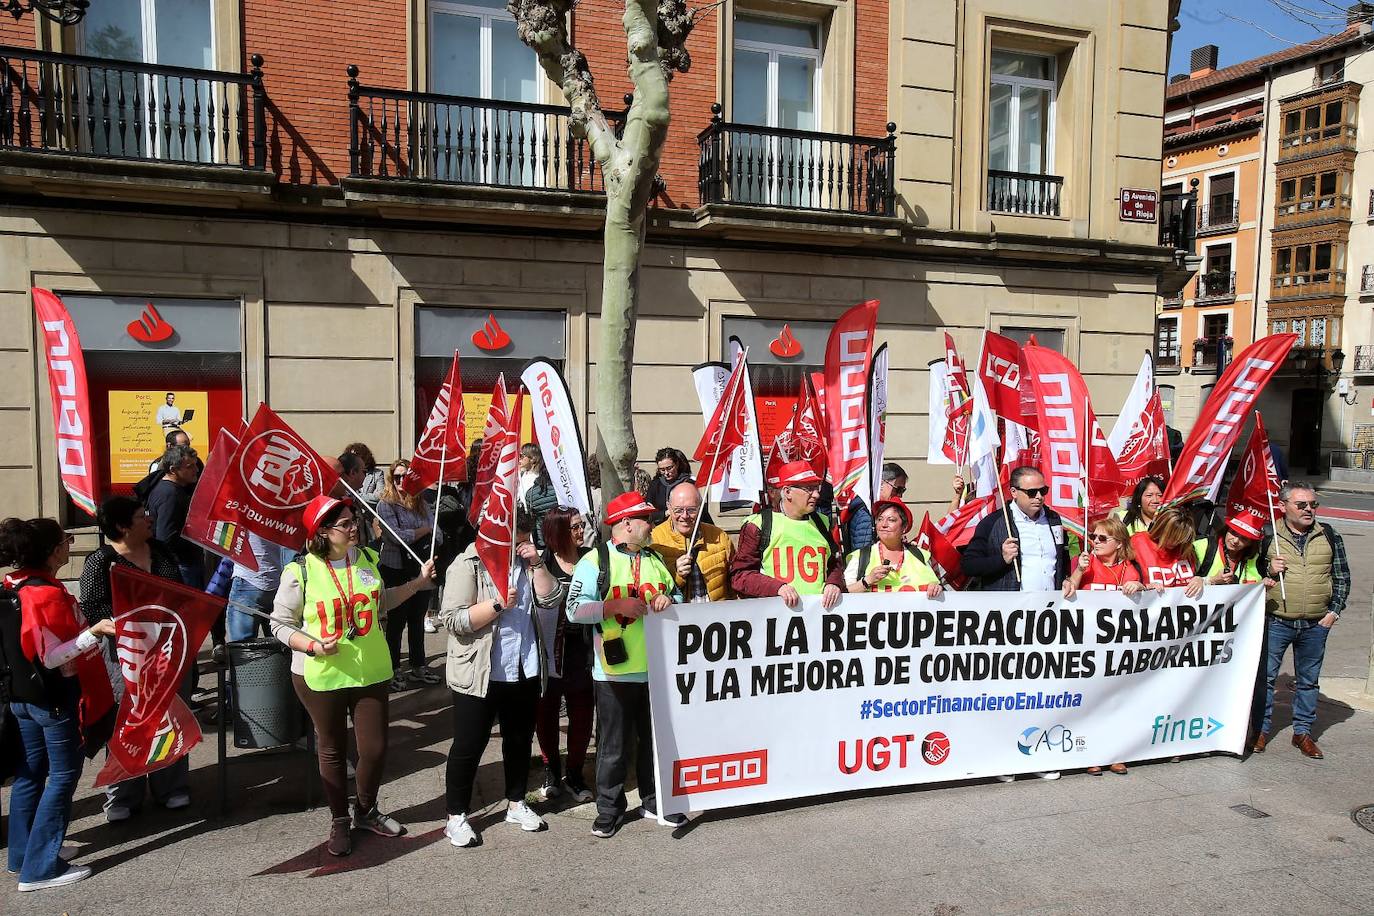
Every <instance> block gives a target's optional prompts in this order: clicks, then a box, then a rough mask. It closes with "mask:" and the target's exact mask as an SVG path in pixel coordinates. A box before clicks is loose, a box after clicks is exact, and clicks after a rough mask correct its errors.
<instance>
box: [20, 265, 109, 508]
mask: <svg viewBox="0 0 1374 916" xmlns="http://www.w3.org/2000/svg"><path fill="white" fill-rule="evenodd" d="M33 308H34V314H35V317H36V319H37V321H38V329H39V331H40V333H41V335H42V338H43V355H44V358H45V360H46V363H47V368H48V388H49V390H50V391H51V394H52V426H53V432H54V433H55V434H56V436H57V440H56V441H57V450H56V454H57V470H58V472H59V473H61V475H62V486H63V487H65V488H66V490H67V495H68V496H70V497H71V498H72V502H73V503H75V504H76V505H77V506H79V507H80V508H81V510H82V511H83V512H85V513H86V514H87V515H90V516H94V515H95V504H96V494H97V493H99V492H100V484H99V480H98V478H97V476H96V465H95V446H94V445H93V441H94V438H93V437H94V427H93V426H92V424H91V401H90V390H89V389H88V387H87V385H86V359H85V356H84V355H83V354H82V352H81V338H80V337H78V336H77V333H76V324H75V323H74V322H73V321H72V316H71V315H69V314H68V313H67V307H66V306H65V305H63V304H62V300H61V299H59V298H57V296H56V295H54V294H53V293H51V292H49V291H48V290H46V289H40V288H39V287H37V286H35V287H34V288H33Z"/></svg>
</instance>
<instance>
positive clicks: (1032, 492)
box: [1012, 487, 1050, 499]
mask: <svg viewBox="0 0 1374 916" xmlns="http://www.w3.org/2000/svg"><path fill="white" fill-rule="evenodd" d="M1012 489H1013V490H1020V491H1021V492H1022V493H1025V494H1026V495H1027V496H1029V497H1030V498H1031V499H1035V497H1037V496H1048V495H1049V493H1050V488H1049V487H1031V488H1030V489H1029V490H1028V489H1026V488H1025V487H1012Z"/></svg>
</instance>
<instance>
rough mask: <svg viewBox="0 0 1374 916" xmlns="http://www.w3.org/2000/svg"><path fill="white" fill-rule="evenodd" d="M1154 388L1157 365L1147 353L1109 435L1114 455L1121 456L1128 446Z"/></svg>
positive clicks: (1108, 439)
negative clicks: (1155, 365) (1128, 441)
mask: <svg viewBox="0 0 1374 916" xmlns="http://www.w3.org/2000/svg"><path fill="white" fill-rule="evenodd" d="M1154 390H1155V367H1154V363H1153V362H1152V361H1151V359H1150V354H1149V353H1146V354H1145V359H1144V360H1142V361H1141V363H1140V371H1139V372H1137V373H1136V375H1135V384H1133V385H1132V386H1131V392H1130V394H1128V395H1126V403H1125V404H1122V405H1121V413H1119V414H1117V417H1116V423H1115V424H1114V425H1113V426H1112V434H1111V435H1110V436H1108V437H1107V447H1108V448H1110V449H1111V450H1112V456H1113V457H1116V458H1120V457H1121V452H1122V450H1124V449H1125V448H1126V441H1127V440H1128V439H1130V438H1131V431H1132V430H1134V429H1135V427H1136V425H1137V424H1138V423H1139V422H1140V418H1141V415H1142V414H1144V413H1145V408H1146V406H1147V405H1148V404H1149V402H1150V395H1152V394H1154Z"/></svg>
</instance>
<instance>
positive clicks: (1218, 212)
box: [1197, 200, 1240, 232]
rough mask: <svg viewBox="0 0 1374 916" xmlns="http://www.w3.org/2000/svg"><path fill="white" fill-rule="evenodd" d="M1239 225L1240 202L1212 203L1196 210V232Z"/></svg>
mask: <svg viewBox="0 0 1374 916" xmlns="http://www.w3.org/2000/svg"><path fill="white" fill-rule="evenodd" d="M1239 225H1240V202H1239V201H1234V200H1233V201H1231V202H1230V203H1225V202H1224V201H1223V202H1220V203H1213V204H1211V205H1209V206H1206V207H1202V208H1201V209H1200V210H1199V211H1198V221H1197V229H1198V232H1221V231H1223V230H1226V229H1234V228H1236V227H1237V226H1239Z"/></svg>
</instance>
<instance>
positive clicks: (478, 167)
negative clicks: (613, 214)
mask: <svg viewBox="0 0 1374 916" xmlns="http://www.w3.org/2000/svg"><path fill="white" fill-rule="evenodd" d="M357 74H358V70H357V68H356V67H350V68H349V76H350V81H349V93H348V108H349V176H350V177H351V178H358V179H375V180H380V181H388V182H409V183H417V184H439V185H466V186H469V187H485V188H504V189H517V190H526V191H548V192H564V193H573V194H592V193H599V192H602V191H604V190H605V185H604V182H603V177H602V174H601V167H600V166H599V165H598V164H597V161H596V157H595V156H593V155H592V152H591V147H590V145H589V144H588V143H587V141H585V140H581V139H578V138H576V137H574V136H573V135H572V131H571V129H570V125H571V111H570V110H569V109H567V108H563V107H561V106H558V105H538V104H533V103H528V102H502V101H495V100H492V99H480V98H472V97H468V96H455V95H441V94H438V93H432V92H410V91H406V90H401V89H378V88H375V87H370V86H362V85H360V84H359V83H358V82H357ZM624 118H625V115H624V112H615V111H608V112H606V120H607V121H608V122H609V123H610V124H611V126H612V128H613V129H615V130H616V132H617V134H618V133H619V131H620V130H621V129H622V128H623V126H624Z"/></svg>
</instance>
